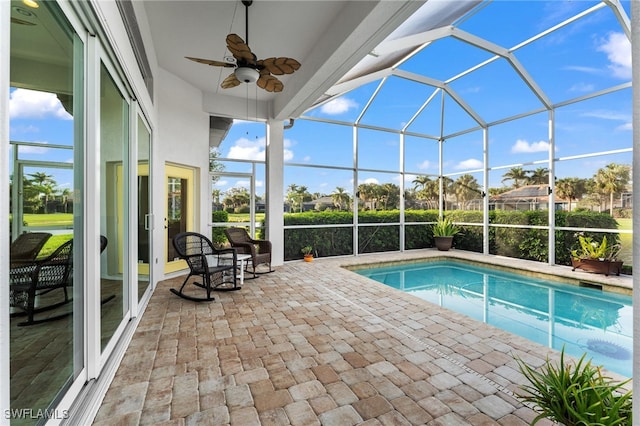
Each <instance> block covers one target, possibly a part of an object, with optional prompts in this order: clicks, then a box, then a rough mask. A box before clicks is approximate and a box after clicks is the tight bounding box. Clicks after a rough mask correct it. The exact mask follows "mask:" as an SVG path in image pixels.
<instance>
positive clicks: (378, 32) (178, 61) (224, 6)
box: [143, 0, 424, 120]
mask: <svg viewBox="0 0 640 426" xmlns="http://www.w3.org/2000/svg"><path fill="white" fill-rule="evenodd" d="M143 4H144V11H145V13H146V15H147V20H148V25H149V30H150V32H151V35H152V38H153V43H154V48H155V54H156V59H157V61H158V64H159V66H160V67H162V68H164V69H166V70H168V71H169V72H171V73H173V74H175V75H176V76H178V77H180V78H181V79H183V80H184V81H186V82H188V83H190V84H192V85H193V86H195V87H197V88H199V89H201V90H202V92H203V95H204V96H203V97H204V102H203V108H204V109H205V111H207V112H209V113H210V114H212V115H220V116H230V117H235V118H242V117H244V115H246V111H247V104H248V103H249V102H250V103H251V109H252V118H253V116H254V114H253V111H254V110H255V111H256V114H255V117H256V118H260V119H267V118H275V119H283V120H284V119H287V118H290V117H296V116H298V115H300V114H301V113H302V112H304V110H305V109H307V108H308V107H309V106H311V105H312V104H313V103H314V102H316V101H317V100H318V99H320V98H321V97H322V96H323V94H324V93H325V92H326V91H327V90H328V89H329V88H330V87H331V86H332V85H333V84H334V83H336V82H337V81H338V80H340V78H341V77H343V76H344V75H345V74H346V73H347V72H348V71H349V70H350V69H351V68H352V67H353V66H355V65H356V64H357V63H358V62H359V61H360V60H361V59H362V58H363V57H365V56H366V55H367V54H368V53H369V52H371V51H372V50H373V49H374V48H375V47H376V46H377V45H378V44H379V43H380V42H381V41H383V40H384V39H385V37H387V36H388V35H389V34H390V33H391V32H392V31H393V30H395V29H396V28H397V27H398V26H399V25H400V24H402V23H403V22H404V21H405V20H406V19H407V18H408V17H410V16H411V15H412V14H413V13H414V12H415V11H416V10H418V9H419V8H420V6H421V5H422V4H424V2H421V1H408V2H403V1H389V0H385V1H338V0H332V1H317V0H316V1H314V0H307V1H271V0H256V1H254V2H253V5H251V6H250V7H249V34H248V36H249V40H248V44H249V46H250V48H251V50H252V51H253V53H254V54H256V56H257V57H258V58H259V59H263V58H267V57H272V56H276V57H279V56H286V57H291V58H295V59H297V60H298V61H299V62H300V63H301V64H302V66H301V68H300V69H299V70H298V71H296V72H295V73H294V74H292V75H285V76H280V77H278V78H280V80H281V81H282V82H283V83H284V90H283V91H282V92H280V93H268V92H266V91H264V90H262V89H260V88H257V87H256V86H255V84H250V85H246V84H244V83H243V84H241V85H240V86H237V87H234V88H231V89H222V88H220V83H221V82H222V80H224V78H225V77H227V76H228V75H229V74H230V73H231V71H232V68H222V67H212V66H208V65H203V64H199V63H196V62H193V61H190V60H187V59H185V58H184V57H185V56H193V57H200V58H206V59H213V60H217V61H224V60H225V56H229V55H230V52H229V51H228V49H227V47H226V42H225V38H226V36H227V34H229V33H236V34H238V35H240V36H241V37H242V38H243V39H245V38H246V37H245V7H244V5H243V4H242V3H241V2H240V0H237V1H172V0H166V1H158V0H151V1H145V2H144V3H143ZM247 99H248V100H247Z"/></svg>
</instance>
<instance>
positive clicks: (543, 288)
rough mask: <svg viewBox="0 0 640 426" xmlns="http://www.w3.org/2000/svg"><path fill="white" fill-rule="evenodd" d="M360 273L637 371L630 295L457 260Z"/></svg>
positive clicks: (537, 339) (534, 337) (539, 340)
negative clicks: (537, 277) (633, 367)
mask: <svg viewBox="0 0 640 426" xmlns="http://www.w3.org/2000/svg"><path fill="white" fill-rule="evenodd" d="M356 272H358V273H359V274H361V275H364V276H367V277H369V278H371V279H374V280H376V281H379V282H381V283H383V284H386V285H388V286H391V287H393V288H396V289H399V290H402V291H404V292H406V293H410V294H413V295H415V296H418V297H420V298H421V299H424V300H427V301H429V302H432V303H435V304H437V305H439V306H442V307H444V308H447V309H450V310H452V311H456V312H459V313H462V314H465V315H468V316H469V317H472V318H474V319H477V320H480V321H483V322H485V323H487V324H491V325H493V326H496V327H498V328H501V329H503V330H506V331H509V332H511V333H514V334H517V335H519V336H522V337H524V338H527V339H529V340H533V341H535V342H537V343H541V344H543V345H546V346H548V347H551V348H554V349H557V350H561V349H562V347H563V346H564V348H565V352H566V353H568V354H571V355H573V356H576V357H580V356H582V355H583V354H584V353H585V352H586V353H587V357H586V359H587V360H588V359H591V361H592V363H593V364H594V365H602V366H604V367H605V368H607V369H608V370H610V371H614V372H616V373H619V374H622V375H624V376H626V377H631V375H632V348H633V343H632V339H633V337H632V336H633V334H632V307H631V296H625V295H619V294H615V293H610V292H603V291H600V290H597V289H592V288H585V287H578V286H575V285H570V284H561V283H557V282H555V281H544V280H542V279H536V278H531V277H526V276H523V275H519V274H515V273H508V272H502V271H498V270H495V269H491V268H484V267H478V266H474V265H468V264H466V263H460V262H453V261H438V262H424V263H411V264H404V265H394V266H389V267H380V268H371V269H361V270H358V271H356Z"/></svg>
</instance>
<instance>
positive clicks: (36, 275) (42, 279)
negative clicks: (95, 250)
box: [9, 240, 73, 326]
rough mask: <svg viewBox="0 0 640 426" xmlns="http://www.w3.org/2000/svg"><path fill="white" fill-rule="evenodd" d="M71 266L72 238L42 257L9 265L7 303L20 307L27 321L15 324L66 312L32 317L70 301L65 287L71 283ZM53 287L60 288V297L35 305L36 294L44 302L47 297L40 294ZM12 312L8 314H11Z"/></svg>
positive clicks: (49, 319)
mask: <svg viewBox="0 0 640 426" xmlns="http://www.w3.org/2000/svg"><path fill="white" fill-rule="evenodd" d="M72 269H73V240H69V241H67V242H65V243H64V244H62V245H61V246H60V247H58V248H57V249H56V250H55V251H54V252H53V253H51V254H50V255H49V256H47V257H46V258H43V259H37V260H34V261H32V262H31V263H20V264H14V265H12V267H11V268H10V270H9V305H10V306H13V307H16V308H19V309H21V310H22V311H24V313H26V315H27V321H26V322H21V323H19V324H18V325H19V326H23V325H33V324H38V323H41V322H45V321H51V320H54V319H59V318H62V317H65V316H67V315H69V314H68V313H65V314H63V315H58V316H54V317H48V318H45V319H40V320H36V319H35V318H34V316H35V314H37V313H40V312H43V311H48V310H51V309H54V308H57V307H59V306H62V305H64V304H66V303H68V302H70V301H71V299H70V298H69V295H68V293H67V287H68V286H69V285H70V284H71V283H70V279H71V271H72ZM56 289H62V290H63V292H64V300H62V301H59V302H56V303H51V304H45V305H44V306H36V298H38V300H39V302H40V303H47V302H46V301H48V300H49V299H50V298H49V297H46V298H43V297H42V296H44V295H45V294H47V293H49V292H51V291H53V290H56ZM45 300H46V301H45ZM43 301H44V302H43ZM19 314H23V313H22V312H21V313H19ZM15 315H16V314H12V316H15Z"/></svg>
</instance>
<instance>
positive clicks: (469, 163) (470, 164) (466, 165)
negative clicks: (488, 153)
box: [455, 158, 483, 170]
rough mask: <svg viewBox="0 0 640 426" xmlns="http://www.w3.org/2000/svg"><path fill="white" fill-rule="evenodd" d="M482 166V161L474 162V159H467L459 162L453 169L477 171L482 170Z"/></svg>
mask: <svg viewBox="0 0 640 426" xmlns="http://www.w3.org/2000/svg"><path fill="white" fill-rule="evenodd" d="M482 165H483V163H482V161H480V160H476V159H475V158H469V159H468V160H464V161H461V162H459V163H458V164H457V165H456V167H455V168H456V170H468V169H479V168H482Z"/></svg>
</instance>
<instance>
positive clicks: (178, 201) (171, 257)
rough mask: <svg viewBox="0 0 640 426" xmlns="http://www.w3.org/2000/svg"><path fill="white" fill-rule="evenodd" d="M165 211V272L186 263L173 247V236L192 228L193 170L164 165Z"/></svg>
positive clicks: (178, 268) (184, 266) (184, 265)
mask: <svg viewBox="0 0 640 426" xmlns="http://www.w3.org/2000/svg"><path fill="white" fill-rule="evenodd" d="M166 176H167V177H166V184H167V187H166V191H167V212H166V216H165V218H164V225H165V229H166V230H167V241H166V248H167V251H166V253H167V261H166V264H165V272H175V271H179V270H181V269H186V268H187V264H186V263H185V262H184V261H183V260H180V259H179V258H178V255H177V253H176V252H175V249H174V248H173V238H174V237H175V236H176V235H177V234H179V233H180V232H184V231H188V230H191V229H193V213H194V212H195V208H194V171H193V169H190V168H186V167H179V166H170V165H167V167H166Z"/></svg>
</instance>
